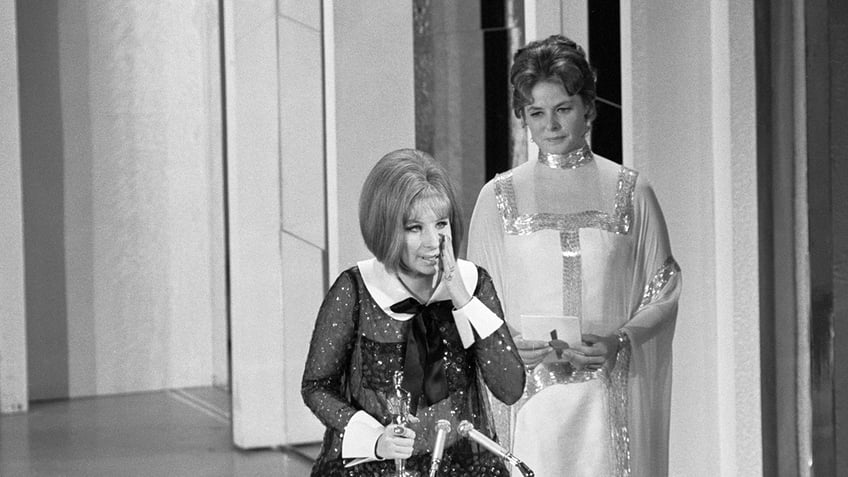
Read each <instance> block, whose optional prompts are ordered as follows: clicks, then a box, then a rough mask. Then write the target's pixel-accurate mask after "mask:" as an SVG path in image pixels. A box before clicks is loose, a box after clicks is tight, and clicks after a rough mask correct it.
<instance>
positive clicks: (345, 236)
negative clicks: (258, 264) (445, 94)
mask: <svg viewBox="0 0 848 477" xmlns="http://www.w3.org/2000/svg"><path fill="white" fill-rule="evenodd" d="M331 8H332V10H333V12H332V15H333V25H332V27H333V33H332V44H330V45H327V48H332V49H333V58H334V59H335V64H334V65H333V71H334V77H332V78H326V79H325V80H326V81H327V82H330V83H332V89H333V91H334V93H335V101H334V104H333V108H334V121H335V122H333V123H328V124H327V129H328V130H331V131H333V132H332V136H328V137H334V138H335V143H334V144H332V145H331V146H328V150H331V149H332V150H334V151H335V158H334V168H335V170H334V171H333V170H332V169H330V170H328V171H327V172H328V174H332V175H333V177H331V178H330V179H329V181H330V182H332V183H333V184H334V186H335V190H328V193H329V196H330V199H329V200H330V201H331V202H332V203H331V204H329V205H328V206H329V207H330V208H331V209H332V210H334V211H335V215H336V217H335V219H336V220H335V223H333V222H331V223H330V230H329V237H328V242H329V247H330V257H331V258H332V257H337V259H335V260H336V261H331V262H330V264H329V269H330V280H334V279H335V278H336V274H337V273H338V272H340V271H342V270H344V269H345V268H347V267H349V266H351V265H353V264H355V263H356V261H358V260H362V259H363V258H367V257H368V256H369V255H370V253H369V252H368V250H367V249H366V248H365V244H364V242H363V241H362V237H361V234H360V232H359V212H358V209H359V193H360V191H361V188H362V183H363V182H364V181H365V176H366V175H367V174H368V172H369V171H370V170H371V167H372V166H373V165H374V163H376V162H377V161H378V160H379V159H380V158H381V157H382V156H383V155H385V154H386V153H388V152H390V151H392V150H395V149H399V148H404V147H415V89H414V87H415V84H414V62H413V32H412V27H413V24H412V0H403V1H392V2H385V1H381V0H361V1H356V2H347V1H342V2H332V6H331Z"/></svg>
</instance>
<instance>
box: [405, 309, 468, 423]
mask: <svg viewBox="0 0 848 477" xmlns="http://www.w3.org/2000/svg"><path fill="white" fill-rule="evenodd" d="M452 308H453V304H452V302H451V301H450V300H444V301H437V302H433V303H429V304H426V305H422V304H421V303H419V302H418V301H417V300H416V299H415V298H412V297H410V298H407V299H405V300H402V301H399V302H397V303H395V304H394V305H392V306H391V310H392V311H393V312H395V313H410V314H413V315H414V316H413V317H412V319H411V320H410V323H409V328H407V333H406V357H405V359H404V364H403V382H402V384H401V386H402V387H403V388H404V389H406V390H407V391H409V393H410V395H411V397H412V403H411V405H410V410H411V412H412V413H413V414H414V413H415V411H416V410H417V407H418V401H419V398H422V399H423V400H424V405H426V406H430V405H432V404H435V403H437V402H439V401H441V400H442V399H444V398H446V397H447V396H448V383H447V378H446V377H445V362H444V361H445V359H444V358H445V351H446V347H445V343H444V340H443V339H442V338H443V337H442V333H441V331H440V330H439V322H440V321H446V320H448V319H449V318H451V316H452V315H451V309H452Z"/></svg>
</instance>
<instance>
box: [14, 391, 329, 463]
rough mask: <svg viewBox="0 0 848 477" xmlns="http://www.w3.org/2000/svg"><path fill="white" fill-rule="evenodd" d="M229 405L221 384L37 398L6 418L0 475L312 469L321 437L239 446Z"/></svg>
mask: <svg viewBox="0 0 848 477" xmlns="http://www.w3.org/2000/svg"><path fill="white" fill-rule="evenodd" d="M229 409H230V406H229V394H228V393H227V392H226V391H224V390H221V389H217V388H190V389H177V390H168V391H161V392H152V393H143V394H128V395H121V396H107V397H96V398H82V399H72V400H63V401H51V402H36V403H32V404H31V405H30V411H29V412H28V413H26V414H17V415H6V416H2V417H0V475H2V476H3V477H18V476H21V477H24V476H26V477H29V476H63V477H77V476H79V477H98V476H104V477H105V476H110V477H111V476H121V477H124V476H126V477H130V476H164V475H167V476H192V477H194V476H265V475H275V476H291V477H300V476H308V475H309V469H310V468H311V466H312V459H313V458H314V457H315V455H317V451H318V444H309V445H303V446H296V447H291V448H280V449H263V450H251V451H240V450H238V449H236V448H235V447H233V445H232V439H231V431H230V422H229Z"/></svg>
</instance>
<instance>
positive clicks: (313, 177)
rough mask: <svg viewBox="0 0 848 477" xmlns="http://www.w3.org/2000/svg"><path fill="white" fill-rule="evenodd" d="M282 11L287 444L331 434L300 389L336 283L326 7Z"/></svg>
mask: <svg viewBox="0 0 848 477" xmlns="http://www.w3.org/2000/svg"><path fill="white" fill-rule="evenodd" d="M283 3H286V2H283ZM280 6H281V11H280V16H279V19H278V40H277V44H278V50H279V54H278V64H279V68H278V71H279V98H280V99H279V117H280V164H281V165H280V168H281V187H282V191H281V192H282V202H281V206H282V237H281V255H282V280H283V281H282V284H283V307H282V319H283V321H284V337H283V340H284V347H283V350H282V353H283V362H284V363H285V374H284V389H283V406H284V411H283V412H284V416H283V417H284V424H285V427H284V429H285V434H284V438H285V442H286V443H294V442H305V441H318V440H320V439H321V435H322V434H323V426H321V423H320V422H319V421H318V420H317V419H315V417H314V416H312V413H311V412H310V411H309V409H308V408H307V407H306V405H305V404H304V402H303V398H302V397H301V395H300V384H301V380H302V378H303V368H304V365H305V363H306V355H307V352H308V350H309V342H310V338H311V337H312V329H313V327H314V326H313V324H314V322H315V316H316V315H317V313H318V308H319V307H320V305H321V301H322V300H323V298H324V292H325V291H326V289H327V285H328V283H327V278H326V268H327V267H326V258H325V255H326V253H325V252H326V243H327V228H326V213H325V211H326V205H327V200H326V187H325V167H324V115H323V104H324V94H323V81H322V79H323V76H322V70H321V59H322V54H321V53H322V52H321V28H320V27H321V25H320V22H318V25H317V28H316V26H315V25H314V23H315V21H314V20H315V15H316V14H318V17H319V19H320V3H319V2H317V1H312V2H303V3H302V4H300V7H301V10H295V11H292V10H294V9H293V8H292V9H282V7H283V6H284V5H283V4H282V3H281V5H280ZM293 18H302V19H303V20H302V21H298V20H294V19H293ZM307 22H308V23H307ZM292 113H294V114H292ZM333 278H334V277H333Z"/></svg>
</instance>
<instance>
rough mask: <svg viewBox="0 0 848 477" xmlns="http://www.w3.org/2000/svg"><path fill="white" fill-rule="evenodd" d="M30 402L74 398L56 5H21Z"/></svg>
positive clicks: (19, 22)
mask: <svg viewBox="0 0 848 477" xmlns="http://www.w3.org/2000/svg"><path fill="white" fill-rule="evenodd" d="M18 8H19V9H18V12H17V13H18V14H17V17H18V49H19V51H20V52H21V55H20V57H19V68H20V112H21V114H20V121H21V129H20V131H21V174H22V186H23V206H24V254H25V258H24V263H25V267H26V268H25V270H26V272H25V273H26V301H27V337H28V342H27V353H28V360H27V366H28V375H29V393H30V399H55V398H61V397H65V396H67V395H68V380H69V377H68V351H69V349H68V323H67V311H66V303H65V249H64V242H65V237H64V234H65V230H64V223H63V220H64V217H63V211H62V196H63V190H64V187H65V184H64V183H63V172H64V167H65V164H64V161H63V159H64V158H63V156H62V154H63V153H62V149H63V144H62V141H63V130H62V113H61V107H60V98H61V91H60V78H61V75H60V74H59V44H60V40H59V32H58V31H57V29H56V24H57V23H58V6H57V3H56V2H50V1H48V2H18Z"/></svg>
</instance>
